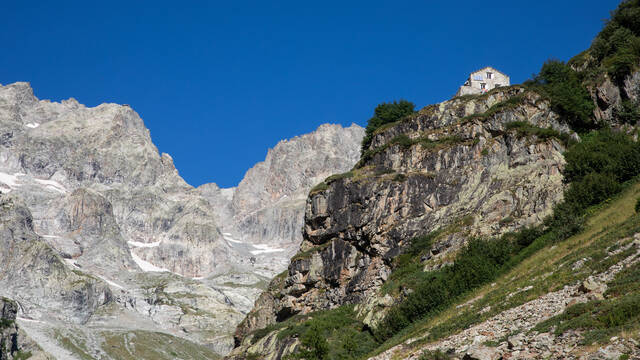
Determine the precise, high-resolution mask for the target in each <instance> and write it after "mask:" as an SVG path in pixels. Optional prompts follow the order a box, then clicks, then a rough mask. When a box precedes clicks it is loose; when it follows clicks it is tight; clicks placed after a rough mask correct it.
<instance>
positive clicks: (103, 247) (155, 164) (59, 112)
mask: <svg viewBox="0 0 640 360" xmlns="http://www.w3.org/2000/svg"><path fill="white" fill-rule="evenodd" d="M361 134H362V129H361V128H359V127H357V126H352V127H350V128H342V127H340V126H334V125H328V126H322V127H321V128H320V129H319V130H318V131H317V132H316V133H312V134H308V135H304V136H301V137H298V138H294V139H292V140H290V141H285V142H282V143H281V144H279V145H277V146H276V148H274V149H273V150H271V151H270V153H269V155H268V156H267V160H266V161H265V164H268V166H266V165H258V166H257V167H259V166H264V167H265V169H264V170H261V171H259V172H256V171H255V169H252V170H251V171H249V173H248V175H247V179H252V178H253V179H255V178H261V179H265V180H267V181H268V183H265V184H262V185H259V184H258V185H256V184H257V183H256V180H246V181H247V182H250V183H251V184H252V185H245V184H244V182H243V184H240V186H239V187H238V188H237V189H235V190H234V189H219V188H217V186H215V184H208V185H203V186H201V187H199V188H197V189H195V188H193V187H191V186H190V185H188V184H187V183H186V182H185V181H184V180H183V179H182V178H181V177H180V175H179V174H178V171H177V170H176V169H175V167H174V164H173V160H172V159H171V157H170V156H169V155H168V154H159V152H158V150H157V148H156V147H155V145H154V144H153V143H152V142H151V138H150V136H149V130H147V129H146V127H145V126H144V123H143V121H142V119H141V118H140V117H139V116H138V114H137V113H136V112H135V111H134V110H133V109H132V108H131V107H129V106H122V105H116V104H102V105H99V106H97V107H93V108H89V107H85V106H84V105H81V104H79V103H78V102H77V101H75V100H74V99H70V100H65V101H62V102H60V103H56V102H50V101H47V100H38V99H37V98H36V97H35V96H34V94H33V90H32V89H31V87H30V86H29V84H27V83H15V84H11V85H6V86H0V193H1V195H0V201H1V203H2V213H1V214H0V216H2V218H3V222H2V228H0V232H1V233H2V238H1V239H0V259H2V261H1V262H0V296H7V297H9V298H11V299H13V300H15V301H16V302H17V304H18V306H19V308H20V314H19V316H18V320H17V321H18V323H20V324H21V328H22V329H24V331H26V333H27V335H29V336H31V337H32V338H33V339H34V340H36V342H37V343H38V344H40V345H41V346H43V348H44V350H45V351H47V352H48V353H50V354H54V355H55V354H65V353H68V351H69V350H68V349H67V348H66V347H65V346H67V347H68V346H69V342H72V343H73V344H75V345H74V346H76V347H79V348H82V349H81V350H82V351H83V352H86V353H87V354H93V355H92V356H97V357H100V358H118V356H119V355H118V356H116V355H114V354H113V353H110V351H111V350H110V349H109V348H106V347H103V345H102V344H106V343H107V342H108V341H112V340H113V337H118V336H121V334H122V332H123V331H124V332H125V333H126V332H128V331H130V332H135V334H137V336H139V337H140V339H142V338H143V333H140V331H143V332H144V334H147V335H148V337H149V339H155V338H154V336H155V335H152V334H155V332H158V331H159V332H162V333H166V334H168V336H173V337H176V338H180V339H182V340H174V342H175V343H176V344H181V345H180V346H182V347H183V350H184V351H187V350H188V351H190V352H195V353H198V354H209V353H210V354H215V353H218V354H225V353H226V352H228V351H229V350H230V349H231V347H232V345H233V339H232V336H231V333H232V332H233V330H234V328H235V326H236V324H237V323H239V322H240V321H241V319H242V318H243V317H244V315H245V314H246V313H247V312H248V311H249V310H250V309H251V307H252V306H253V303H254V301H255V299H256V298H257V297H258V295H259V294H260V292H262V290H263V289H264V288H265V287H266V284H267V283H268V281H269V280H270V277H271V276H272V275H273V274H275V273H277V272H279V271H282V270H283V269H284V268H285V267H286V263H287V261H288V258H287V256H288V255H290V254H291V253H293V252H295V251H296V250H297V248H298V246H299V244H300V242H301V240H302V235H301V228H302V214H303V213H304V206H305V205H304V199H305V198H306V194H307V193H308V191H309V189H310V188H311V186H313V185H314V183H315V182H319V181H321V180H322V179H323V178H324V177H325V176H328V175H330V174H331V173H333V172H336V171H342V170H343V169H348V168H350V167H351V166H353V164H354V163H355V161H356V156H355V155H354V154H356V153H357V148H358V146H359V142H360V138H361V137H362V136H361ZM345 143H347V144H346V145H345ZM343 145H344V146H343ZM341 146H342V147H341ZM325 150H327V154H326V156H324V155H322V154H323V151H325ZM280 151H283V152H280ZM274 153H275V154H276V155H274ZM293 155H296V156H297V159H299V161H298V160H296V159H294V158H292V157H291V156H293ZM287 156H289V157H287ZM261 164H262V163H261ZM323 166H327V167H329V168H328V169H326V170H323V169H322V167H323ZM285 168H286V170H285ZM271 172H278V174H272V173H271ZM254 173H255V175H251V174H254ZM271 178H273V179H271ZM278 178H280V179H281V181H282V182H278V181H277V180H275V179H278ZM269 179H271V180H269ZM283 184H285V185H283ZM286 184H289V185H286ZM281 186H284V188H286V190H278V189H276V188H279V187H281ZM279 191H280V193H279ZM235 194H239V195H238V199H241V198H242V196H244V199H246V198H248V197H252V196H258V195H259V196H261V197H260V199H261V200H260V202H259V203H251V204H248V203H246V201H241V200H237V202H238V205H236V200H235ZM243 194H244V195H243ZM260 194H270V195H260ZM284 195H287V197H284V198H282V197H283V196H284ZM289 197H290V198H291V199H292V202H288V201H289V200H287V199H288V198H289ZM252 206H253V207H252ZM260 211H262V212H260ZM252 214H253V215H254V216H256V218H255V219H254V220H250V219H251V216H252ZM256 214H257V215H256ZM238 219H248V220H245V222H242V221H240V220H238ZM278 226H280V228H278ZM294 227H295V229H294ZM259 228H263V229H267V228H268V229H275V230H273V232H266V231H264V230H256V229H259ZM223 229H224V230H223ZM227 229H228V230H227ZM296 229H297V231H296ZM236 238H237V240H236ZM149 334H151V335H149ZM145 336H146V335H145ZM65 344H66V345H65ZM176 346H178V345H176ZM192 347H193V348H192ZM74 351H76V350H74ZM161 353H162V354H164V355H162V356H165V355H166V358H172V355H171V351H166V352H161ZM178 353H179V352H178ZM132 356H133V358H135V354H134V355H132ZM162 356H161V357H162ZM203 356H204V355H203Z"/></svg>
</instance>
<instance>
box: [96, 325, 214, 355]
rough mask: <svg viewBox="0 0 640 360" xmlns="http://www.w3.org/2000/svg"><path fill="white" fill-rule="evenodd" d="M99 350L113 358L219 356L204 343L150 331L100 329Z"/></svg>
mask: <svg viewBox="0 0 640 360" xmlns="http://www.w3.org/2000/svg"><path fill="white" fill-rule="evenodd" d="M102 336H103V337H104V339H105V340H104V345H103V346H102V349H103V350H104V351H106V352H107V354H108V355H109V356H110V357H112V358H115V359H122V360H129V359H131V360H134V359H185V360H186V359H194V360H195V359H219V358H220V356H218V355H217V354H216V353H214V352H213V351H212V350H210V349H209V348H207V347H206V346H203V345H198V344H195V343H192V342H190V341H187V340H185V339H182V338H179V337H175V336H171V335H167V334H163V333H159V332H151V331H142V330H137V331H127V332H124V331H123V332H118V331H112V332H111V331H110V332H102Z"/></svg>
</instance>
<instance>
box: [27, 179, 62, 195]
mask: <svg viewBox="0 0 640 360" xmlns="http://www.w3.org/2000/svg"><path fill="white" fill-rule="evenodd" d="M34 180H35V181H36V182H37V183H38V184H41V185H44V186H45V187H46V188H47V189H50V190H54V191H57V192H59V193H61V194H64V193H66V192H67V189H66V188H65V187H64V186H62V184H60V183H59V182H57V181H54V180H43V179H34Z"/></svg>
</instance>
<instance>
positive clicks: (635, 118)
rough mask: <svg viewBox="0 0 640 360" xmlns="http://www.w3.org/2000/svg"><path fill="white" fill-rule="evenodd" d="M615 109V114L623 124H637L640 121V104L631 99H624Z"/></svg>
mask: <svg viewBox="0 0 640 360" xmlns="http://www.w3.org/2000/svg"><path fill="white" fill-rule="evenodd" d="M614 111H615V112H614V116H615V117H616V118H617V119H618V121H620V122H621V123H623V124H631V125H635V124H637V123H638V122H640V106H639V105H638V104H636V103H634V102H633V101H631V100H629V99H626V100H622V104H621V105H620V107H619V108H616V109H615V110H614Z"/></svg>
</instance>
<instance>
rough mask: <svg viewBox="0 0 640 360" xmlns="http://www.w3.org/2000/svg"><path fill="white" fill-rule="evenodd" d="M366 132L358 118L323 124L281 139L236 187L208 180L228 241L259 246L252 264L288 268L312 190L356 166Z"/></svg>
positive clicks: (207, 193)
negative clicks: (345, 122)
mask: <svg viewBox="0 0 640 360" xmlns="http://www.w3.org/2000/svg"><path fill="white" fill-rule="evenodd" d="M363 136H364V129H363V128H362V127H360V126H358V125H355V124H353V125H351V126H350V127H348V128H343V127H342V126H340V125H329V124H326V125H322V126H320V127H319V128H318V129H317V130H316V131H314V132H312V133H310V134H305V135H302V136H297V137H294V138H292V139H290V140H283V141H281V142H280V143H278V144H277V145H276V146H275V147H274V148H273V149H270V150H269V152H268V153H267V156H266V158H265V160H264V161H263V162H260V163H258V164H256V165H255V166H254V167H253V168H251V169H249V171H247V173H246V175H245V177H244V178H243V179H242V181H241V182H240V184H239V185H238V186H237V187H235V188H231V189H220V188H218V187H217V186H216V185H215V184H205V185H202V186H200V187H199V188H198V190H199V191H200V192H201V194H202V195H203V197H205V198H207V199H208V200H209V203H210V204H211V205H212V206H213V207H214V208H215V209H216V215H217V221H218V224H220V225H219V226H220V228H221V229H222V230H223V237H224V238H225V239H226V240H227V242H228V244H229V245H231V246H233V247H235V248H241V247H243V246H244V245H243V244H252V245H253V246H257V248H256V249H254V250H250V251H249V253H248V256H249V258H250V259H251V262H252V263H253V264H258V265H260V264H264V266H265V267H267V268H271V269H273V270H274V271H273V272H272V273H270V274H268V277H269V278H271V277H273V276H274V275H275V274H277V273H279V272H282V270H284V269H286V265H287V264H288V262H289V259H290V258H291V256H292V255H293V254H294V253H295V252H296V251H297V249H298V246H299V245H300V242H301V237H302V235H301V229H302V226H303V218H304V207H305V201H306V198H307V195H308V193H309V190H310V189H311V188H312V187H313V186H314V185H316V184H317V183H319V182H321V181H322V180H324V179H325V178H326V177H328V176H329V175H332V174H335V173H337V172H343V171H347V170H349V169H351V167H352V166H353V165H354V164H355V163H356V162H357V161H358V159H359V157H360V154H359V144H360V142H361V141H362V138H363Z"/></svg>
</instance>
